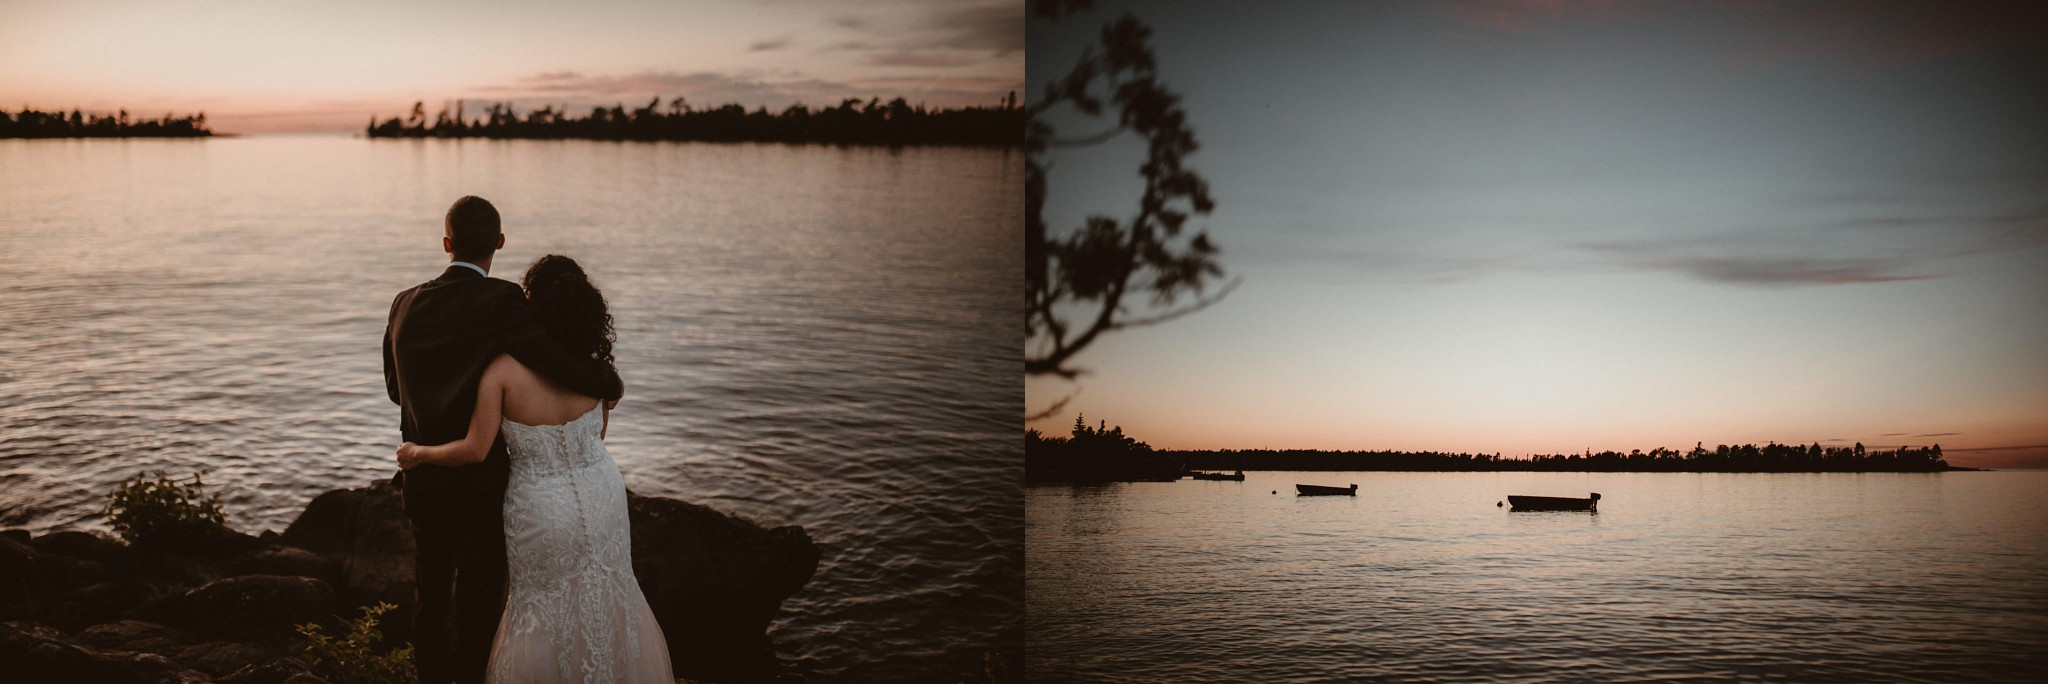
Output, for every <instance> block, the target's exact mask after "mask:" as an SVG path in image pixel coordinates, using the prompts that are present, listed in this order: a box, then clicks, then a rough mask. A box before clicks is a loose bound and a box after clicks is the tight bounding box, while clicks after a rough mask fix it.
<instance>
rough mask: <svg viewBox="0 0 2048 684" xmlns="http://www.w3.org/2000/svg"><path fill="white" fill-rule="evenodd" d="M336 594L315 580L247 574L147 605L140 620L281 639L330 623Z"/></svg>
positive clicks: (209, 631) (226, 633)
mask: <svg viewBox="0 0 2048 684" xmlns="http://www.w3.org/2000/svg"><path fill="white" fill-rule="evenodd" d="M334 614H335V602H334V589H333V588H331V587H329V586H327V583H326V582H322V581H320V580H317V579H313V578H311V577H291V576H286V575H248V576H245V577H230V578H227V579H223V580H216V581H214V582H210V583H208V584H206V585H205V586H202V587H199V588H197V589H193V590H191V591H187V592H183V593H179V594H173V595H170V596H165V597H163V598H162V599H158V600H156V601H154V602H151V603H150V604H149V605H146V606H143V607H142V609H141V610H140V611H138V617H141V618H143V619H145V620H148V621H151V622H156V623H160V624H165V625H172V626H176V627H183V628H186V629H191V630H194V631H199V632H204V633H209V634H222V635H237V636H247V637H250V638H256V639H279V638H284V637H288V636H290V635H291V634H293V627H294V626H296V625H299V624H303V623H307V622H321V623H325V622H328V621H330V620H331V619H332V618H333V616H334Z"/></svg>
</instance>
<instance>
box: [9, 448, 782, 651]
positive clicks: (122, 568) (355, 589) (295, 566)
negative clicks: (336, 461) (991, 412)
mask: <svg viewBox="0 0 2048 684" xmlns="http://www.w3.org/2000/svg"><path fill="white" fill-rule="evenodd" d="M627 506H628V510H629V512H630V516H631V521H632V534H633V570H634V573H635V575H637V577H638V579H639V580H640V588H641V590H642V591H643V592H644V593H645V594H646V595H647V600H648V603H649V604H650V605H651V606H652V607H653V609H654V613H655V616H656V618H657V619H658V620H659V621H660V622H661V625H662V631H663V632H664V634H665V636H667V638H668V646H669V654H670V658H671V660H672V661H673V662H674V664H675V672H676V674H677V676H679V677H685V678H690V679H703V680H710V681H757V680H763V679H773V678H776V677H777V675H778V673H777V672H776V665H775V659H774V655H773V653H772V651H771V650H770V645H769V642H768V636H767V628H768V624H769V622H770V621H772V620H773V619H774V617H775V614H776V612H777V611H778V610H779V609H780V607H781V605H782V602H783V600H784V599H787V598H789V597H790V596H791V595H793V594H795V593H796V592H797V591H798V590H799V589H801V588H802V587H803V585H804V584H805V583H807V582H809V581H810V578H811V574H812V573H813V572H815V571H816V569H817V566H818V557H819V556H818V549H817V547H816V546H815V545H813V544H812V543H811V540H810V536H809V535H807V534H805V533H804V530H803V528H801V527H795V526H789V527H777V528H773V529H767V528H762V527H760V526H758V525H755V524H754V523H751V522H748V521H746V520H741V519H739V518H735V517H732V516H729V515H726V514H723V513H720V512H718V511H714V510H712V509H710V508H706V507H704V506H699V505H696V504H691V503H686V502H682V501H677V500H674V499H665V498H660V497H642V496H630V495H629V499H628V504H627ZM412 554H413V539H412V532H411V528H410V527H409V526H408V525H407V523H406V519H405V512H404V508H403V504H402V502H401V499H400V495H399V491H398V488H397V487H395V486H393V485H392V484H391V483H390V482H377V483H373V484H371V485H369V486H367V487H361V488H356V489H339V490H334V491H330V492H327V493H325V494H322V495H320V496H319V497H316V498H315V499H314V500H313V501H312V502H311V503H309V504H307V506H306V509H305V510H304V511H303V512H301V513H300V514H299V518H298V519H297V520H295V521H293V522H292V524H291V526H290V527H288V528H286V529H285V531H284V532H283V533H282V534H279V533H276V532H264V533H263V534H262V535H260V536H251V535H247V534H243V533H240V532H236V531H234V530H231V529H228V528H226V527H217V528H214V529H212V530H211V531H210V532H209V533H208V534H203V535H197V536H195V537H194V538H193V539H191V540H189V541H188V542H187V543H183V544H180V545H178V546H177V548H176V549H175V550H149V549H141V548H134V547H130V546H128V545H125V544H122V543H120V542H117V541H113V540H111V539H108V538H105V537H101V536H99V535H95V534H91V533H86V532H52V533H49V534H44V535H40V536H34V535H31V534H29V532H28V531H26V530H6V531H0V673H5V677H4V678H5V679H7V680H9V681H32V682H34V681H94V682H102V681H103V682H226V683H230V684H267V683H274V682H292V683H293V684H310V683H313V682H322V681H325V680H323V679H320V678H319V677H317V676H315V675H314V674H312V672H310V671H309V670H308V668H307V666H306V664H305V663H304V661H302V660H301V659H300V658H299V657H298V656H299V654H300V652H301V649H302V648H303V645H304V643H305V638H304V637H303V636H301V635H299V634H298V633H297V632H296V631H295V630H294V629H293V626H294V625H298V624H303V623H308V622H312V623H319V624H321V625H323V626H324V627H325V628H326V630H327V632H328V633H329V634H340V633H344V632H346V629H347V624H346V618H353V617H354V616H356V615H357V614H358V609H359V608H360V607H363V606H371V605H375V604H377V603H378V602H380V601H383V602H389V603H392V604H395V605H397V606H398V608H397V609H396V610H393V611H392V612H390V613H388V614H386V615H385V616H384V617H383V619H382V621H381V622H382V624H381V629H382V631H383V634H384V638H385V643H386V644H387V645H388V644H396V643H400V642H407V641H411V634H410V631H411V620H412V618H411V616H412V612H411V611H412V592H413V585H412Z"/></svg>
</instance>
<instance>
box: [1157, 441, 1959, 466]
mask: <svg viewBox="0 0 2048 684" xmlns="http://www.w3.org/2000/svg"><path fill="white" fill-rule="evenodd" d="M1158 453H1159V454H1160V455H1162V456H1166V457H1168V458H1173V459H1175V460H1178V461H1180V462H1181V463H1182V464H1183V465H1184V466H1185V467H1187V468H1190V469H1198V470H1199V469H1231V470H1449V471H1501V470H1521V471H1580V472H1668V473H1815V472H1818V473H1826V472H1856V473H1869V472H1905V473H1921V472H1940V471H1944V470H1974V468H1957V467H1954V466H1950V465H1949V464H1948V461H1947V460H1946V459H1944V458H1942V455H1941V445H1939V444H1936V445H1933V446H1927V447H1900V448H1897V449H1887V450H1872V449H1866V448H1864V446H1863V444H1862V443H1860V442H1859V443H1857V444H1856V445H1855V446H1847V447H1826V446H1821V445H1820V444H1818V443H1816V444H1809V445H1804V446H1802V445H1798V444H1778V443H1775V442H1774V443H1770V444H1765V445H1763V446H1757V445H1755V444H1743V445H1737V446H1731V445H1727V444H1723V445H1719V446H1717V447H1715V448H1713V449H1707V448H1706V447H1705V446H1704V445H1703V444H1695V445H1694V446H1693V448H1692V449H1691V450H1690V451H1678V450H1675V449H1666V448H1662V447H1659V448H1655V449H1651V450H1649V451H1643V450H1640V449H1637V450H1632V451H1630V452H1628V453H1621V452H1618V451H1601V452H1597V453H1596V452H1592V451H1587V452H1585V453H1581V454H1535V455H1531V456H1528V457H1526V458H1503V457H1502V456H1501V455H1500V454H1497V453H1496V454H1467V453H1448V452H1436V451H1322V450H1316V449H1221V450H1190V451H1160V452H1158Z"/></svg>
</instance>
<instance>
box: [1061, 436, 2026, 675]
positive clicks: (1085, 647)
mask: <svg viewBox="0 0 2048 684" xmlns="http://www.w3.org/2000/svg"><path fill="white" fill-rule="evenodd" d="M1247 475H1248V476H1249V477H1248V479H1247V481H1246V482H1244V483H1242V484H1240V483H1236V482H1197V481H1181V482H1173V483H1135V484H1126V485H1108V486H1093V487H1068V486H1033V487H1030V488H1027V489H1026V496H1025V511H1026V516H1027V527H1026V533H1025V534H1026V549H1027V551H1026V553H1027V555H1026V561H1025V562H1026V577H1027V578H1028V579H1027V590H1026V596H1027V601H1026V603H1027V605H1026V609H1027V615H1028V617H1027V619H1026V622H1027V627H1026V635H1027V649H1028V650H1027V661H1026V673H1027V675H1028V676H1029V677H1030V678H1031V679H1032V680H1034V681H1037V680H1041V679H1042V680H1046V681H1069V680H1083V681H1085V680H1103V679H1117V680H1123V681H1160V682H1168V681H1199V680H1229V681H1298V682H1309V681H1329V680H1332V679H1337V680H1361V681H1362V680H1379V679H1390V680H1399V681H1430V682H1472V681H1518V682H1519V681H1560V682H1563V681H1645V680H1652V679H1670V678H1678V679H1684V678H1691V679H1696V680H1725V679H1734V678H1742V677H1748V678H1779V679H1784V680H1787V681H2040V679H2039V677H2040V674H2041V673H2042V672H2048V652H2044V651H2043V650H2042V648H2041V646H2042V644H2043V643H2044V639H2048V591H2044V590H2048V554H2043V553H2042V549H2044V548H2048V502H2044V501H2043V499H2042V497H2041V496H2040V495H2041V493H2042V492H2043V491H2048V472H1987V473H1946V474H1863V475H1859V474H1846V473H1829V474H1714V473H1710V474H1690V473H1684V474H1679V473H1672V474H1664V473H1271V472H1252V473H1247ZM1353 482H1355V483H1358V485H1359V491H1358V496H1357V497H1356V498H1352V497H1298V496H1294V495H1293V494H1292V488H1293V485H1294V484H1296V483H1305V484H1328V485H1345V484H1349V483H1353ZM1276 490H1277V492H1278V493H1277V494H1276V493H1274V492H1275V491H1276ZM1588 492H1600V493H1601V494H1602V498H1601V500H1600V512H1599V513H1597V514H1591V513H1567V512H1540V513H1509V512H1507V511H1506V510H1504V509H1502V508H1496V507H1495V503H1497V502H1499V501H1500V500H1501V499H1503V498H1504V496H1505V495H1507V494H1536V495H1554V496H1585V495H1586V493H1588Z"/></svg>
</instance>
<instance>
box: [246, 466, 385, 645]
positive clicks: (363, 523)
mask: <svg viewBox="0 0 2048 684" xmlns="http://www.w3.org/2000/svg"><path fill="white" fill-rule="evenodd" d="M278 542H279V543H281V544H284V545H286V546H289V547H297V548H299V549H304V550H307V551H311V552H314V553H317V554H321V555H324V556H327V557H329V558H332V559H334V560H335V562H336V564H337V570H336V572H337V573H338V577H339V582H340V583H339V584H337V585H336V586H335V590H336V593H337V595H338V598H339V599H340V601H341V604H342V605H343V606H349V607H353V606H369V605H375V604H376V603H377V602H379V601H383V602H388V603H391V604H392V605H395V606H398V609H397V610H393V611H391V612H390V613H387V614H385V615H384V617H383V618H382V619H381V620H380V623H381V628H382V629H383V632H384V635H385V637H387V638H390V639H394V640H399V641H407V640H411V638H412V611H413V578H412V575H413V568H412V559H413V548H414V547H413V539H412V521H411V520H409V519H408V518H406V516H405V495H404V493H403V492H402V491H400V490H399V488H398V485H397V483H395V482H392V481H390V480H378V481H375V482H372V483H370V486H368V487H361V488H357V489H337V490H333V491H330V492H327V493H325V494H321V495H320V496H318V497H314V499H313V501H312V503H309V504H307V505H306V510H305V511H302V512H300V513H299V518H298V519H297V520H294V521H292V524H291V526H290V527H287V528H285V531H284V534H282V535H279V536H278ZM350 612H351V613H353V611H350Z"/></svg>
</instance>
